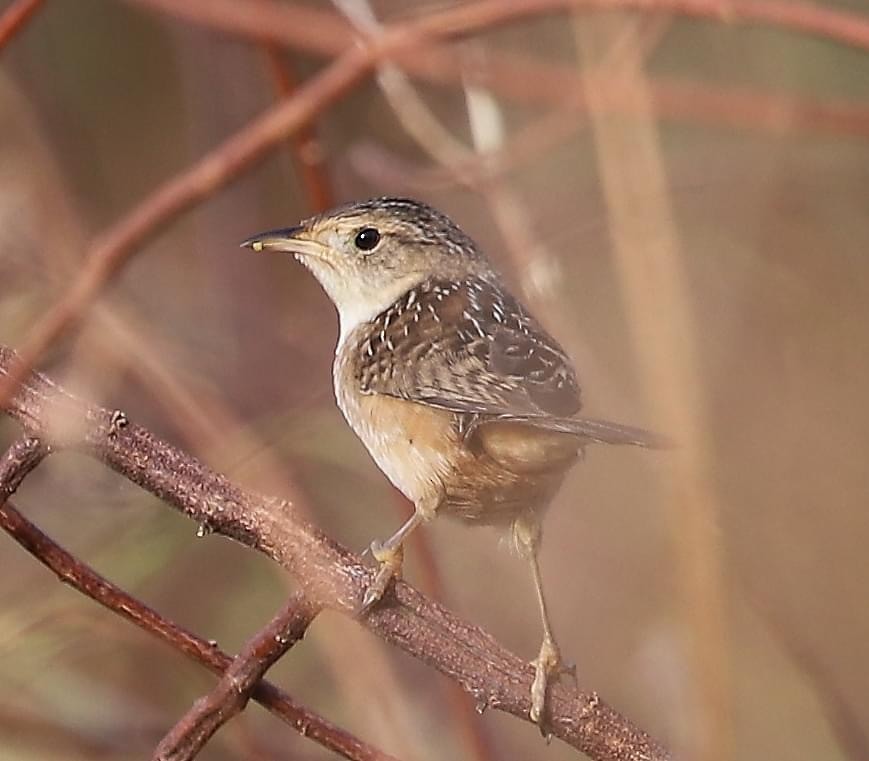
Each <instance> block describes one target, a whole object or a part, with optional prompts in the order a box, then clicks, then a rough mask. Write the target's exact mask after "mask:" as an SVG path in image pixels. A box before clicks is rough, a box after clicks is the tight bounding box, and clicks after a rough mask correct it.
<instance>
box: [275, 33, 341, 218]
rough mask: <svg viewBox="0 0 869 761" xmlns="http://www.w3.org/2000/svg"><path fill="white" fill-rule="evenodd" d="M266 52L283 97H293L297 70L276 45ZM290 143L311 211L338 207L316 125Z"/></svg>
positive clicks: (296, 84)
mask: <svg viewBox="0 0 869 761" xmlns="http://www.w3.org/2000/svg"><path fill="white" fill-rule="evenodd" d="M264 51H265V54H266V61H267V63H268V66H269V70H270V71H271V74H272V79H273V80H274V83H275V90H276V91H277V93H278V95H280V96H281V97H282V98H289V97H292V95H293V94H294V93H295V92H296V90H297V89H298V87H299V83H298V81H297V79H296V73H295V71H294V70H293V68H292V67H291V66H290V63H289V61H287V59H286V53H285V52H284V51H283V50H281V49H280V48H278V47H276V46H275V45H273V44H268V45H265V46H264ZM290 140H291V143H292V146H293V156H294V158H295V160H296V167H297V169H298V171H299V175H300V176H301V179H302V185H303V187H304V188H305V197H306V198H307V200H308V208H309V211H310V212H312V213H317V212H321V211H325V210H326V209H328V208H329V207H331V206H334V205H335V193H334V192H333V191H332V181H331V180H330V178H329V171H328V167H327V165H326V161H325V153H324V151H323V145H322V143H321V142H320V140H319V138H318V136H317V130H316V127H315V125H314V124H313V123H312V124H307V125H304V126H302V127H301V128H300V129H299V130H297V131H296V133H295V134H294V135H293V136H292V138H291V139H290Z"/></svg>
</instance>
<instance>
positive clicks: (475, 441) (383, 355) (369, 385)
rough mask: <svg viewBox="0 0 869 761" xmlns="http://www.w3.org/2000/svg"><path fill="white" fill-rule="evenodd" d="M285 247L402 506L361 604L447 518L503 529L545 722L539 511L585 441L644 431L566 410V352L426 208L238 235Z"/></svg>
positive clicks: (379, 548) (343, 403)
mask: <svg viewBox="0 0 869 761" xmlns="http://www.w3.org/2000/svg"><path fill="white" fill-rule="evenodd" d="M242 245H243V246H247V247H249V248H251V249H253V250H254V251H282V252H287V253H291V254H293V255H295V257H296V258H297V259H298V260H299V261H300V262H301V263H302V264H304V265H305V266H306V267H307V268H308V269H309V270H310V271H311V272H312V273H313V274H314V276H315V277H316V278H317V280H319V281H320V284H321V285H322V286H323V288H324V290H325V291H326V293H327V294H328V295H329V297H330V298H331V299H332V301H333V302H334V304H335V307H336V308H337V310H338V315H339V319H340V337H339V339H338V346H337V348H336V350H335V364H334V368H333V376H334V384H335V396H336V398H337V400H338V405H339V407H340V408H341V411H342V412H343V413H344V417H345V418H346V419H347V422H348V423H349V424H350V427H351V428H352V429H353V430H354V431H355V432H356V434H357V435H358V436H359V438H360V439H362V441H363V442H364V444H365V446H366V447H367V448H368V451H369V452H370V454H371V456H372V457H373V458H374V461H375V462H376V463H377V465H378V466H379V467H380V469H381V470H382V471H383V472H384V473H385V474H386V476H387V477H388V478H389V480H390V481H392V483H393V484H394V485H395V486H396V487H397V488H398V489H399V490H400V491H401V492H403V493H404V495H405V496H406V497H407V498H408V499H410V500H411V501H412V502H413V504H414V507H415V510H414V513H413V515H412V516H411V517H410V518H409V519H408V520H407V522H406V523H404V525H402V526H401V527H400V528H399V529H398V531H396V532H395V533H394V534H393V535H392V536H391V537H389V538H388V539H386V540H385V541H382V542H381V541H374V542H372V544H371V552H372V554H373V556H374V558H375V559H376V560H377V562H378V563H379V567H378V570H377V572H376V574H375V576H374V579H373V581H372V582H371V584H370V586H369V587H368V589H367V591H366V593H365V596H364V599H363V601H362V605H363V609H364V608H367V607H368V606H370V605H372V604H373V603H375V602H376V601H377V600H379V599H380V597H381V596H382V595H383V593H384V591H385V590H386V588H387V585H388V584H389V582H390V580H391V579H392V578H393V577H395V576H396V575H397V574H398V573H399V572H400V570H401V563H402V558H403V551H402V545H403V543H404V541H405V539H407V536H408V535H409V534H410V532H411V531H413V530H414V529H415V528H416V527H417V526H419V525H420V524H421V523H425V522H426V521H429V520H431V519H432V518H434V517H435V516H436V515H438V514H439V513H445V514H447V515H452V516H455V517H457V518H460V519H462V520H463V521H466V522H468V523H472V524H478V525H493V524H494V525H498V526H502V525H503V526H507V527H509V528H510V529H511V531H512V535H513V539H514V542H515V545H516V548H517V549H518V551H519V553H520V554H521V555H522V556H523V557H525V558H526V559H527V560H528V562H529V564H530V566H531V572H532V574H533V577H534V585H535V587H536V590H537V602H538V605H539V607H540V615H541V618H542V620H543V644H542V646H541V648H540V653H539V655H538V656H537V658H536V659H535V660H534V661H533V665H534V668H535V677H534V680H533V683H532V687H531V709H530V717H531V719H532V720H533V721H535V722H536V723H537V724H538V725H539V726H540V727H541V729H543V728H544V714H545V705H546V693H547V684H548V682H549V680H550V679H551V678H552V677H554V676H556V675H557V674H558V673H559V672H561V671H562V670H563V666H562V662H561V658H560V655H559V650H558V647H557V645H556V643H555V639H554V637H553V634H552V628H551V626H550V623H549V616H548V614H547V609H546V601H545V597H544V594H543V584H542V581H541V576H540V568H539V566H538V561H537V554H538V550H539V547H540V539H541V520H542V517H543V513H544V511H545V509H546V507H547V505H548V504H549V502H550V500H551V499H552V497H553V496H554V494H555V492H556V491H557V489H558V487H559V486H560V484H561V482H562V480H563V478H564V475H565V473H566V472H567V470H568V469H569V468H570V467H571V466H572V465H573V464H574V463H575V462H576V461H577V459H579V457H580V456H581V455H582V453H583V449H584V447H585V445H586V444H588V443H592V442H602V443H606V444H634V445H638V446H645V447H654V446H659V445H661V444H662V441H661V439H660V438H659V437H658V436H656V435H655V434H652V433H650V432H648V431H644V430H641V429H638V428H631V427H628V426H623V425H618V424H615V423H609V422H605V421H602V420H593V419H589V418H579V417H575V415H576V413H577V412H578V411H579V408H580V390H579V385H578V383H577V379H576V374H575V372H574V370H573V367H572V366H571V362H570V360H569V359H568V357H567V355H566V354H565V352H564V350H563V349H562V348H561V346H559V344H558V342H557V341H555V339H553V338H552V337H551V336H550V335H549V334H548V333H547V332H546V331H545V330H544V329H543V328H542V327H541V326H540V324H539V323H538V322H537V321H536V320H535V319H534V317H532V316H531V314H530V313H529V312H528V310H527V309H526V308H525V307H524V306H523V305H522V304H521V303H520V302H519V301H518V300H517V299H516V298H515V297H514V296H513V295H512V294H511V293H510V292H509V291H508V290H507V288H506V287H505V286H504V284H503V282H502V281H501V278H500V277H499V276H498V274H497V273H496V271H495V269H494V268H493V266H492V265H491V263H490V262H489V261H488V259H486V257H485V256H484V255H483V253H482V251H481V250H480V249H479V247H478V246H477V245H476V243H474V241H472V240H471V239H470V238H469V237H468V236H467V235H466V234H465V233H464V232H462V230H461V229H460V228H459V227H458V226H457V225H455V224H454V223H453V222H452V221H451V220H450V219H448V218H447V217H446V216H444V215H443V214H441V213H440V212H438V211H436V210H434V209H432V208H431V207H429V206H426V205H425V204H422V203H419V202H417V201H413V200H406V199H398V198H377V199H373V200H370V201H363V202H361V203H353V204H349V205H347V206H342V207H340V208H337V209H335V210H333V211H330V212H326V213H324V214H321V215H319V216H316V217H313V218H311V219H308V220H306V221H304V222H303V223H302V224H300V225H298V226H297V227H291V228H287V229H283V230H273V231H271V232H266V233H262V234H261V235H256V236H254V237H252V238H250V239H249V240H247V241H245V242H244V243H243V244H242Z"/></svg>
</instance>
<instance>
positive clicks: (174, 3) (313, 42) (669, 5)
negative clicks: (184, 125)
mask: <svg viewBox="0 0 869 761" xmlns="http://www.w3.org/2000/svg"><path fill="white" fill-rule="evenodd" d="M127 2H130V3H133V4H135V5H141V6H144V7H147V8H152V9H154V10H159V11H162V12H165V13H170V14H172V15H174V16H178V17H180V18H183V19H186V20H188V21H192V22H194V23H197V24H204V25H208V26H213V27H215V28H218V29H222V30H223V31H225V32H230V33H232V34H243V35H246V36H249V37H253V38H256V39H259V40H270V41H272V42H278V43H282V44H284V45H288V46H290V47H293V48H296V49H298V50H306V51H308V52H310V53H316V54H320V55H322V54H326V55H337V54H338V53H339V52H341V51H342V50H346V48H347V47H348V45H350V44H351V43H352V41H353V40H354V39H355V37H356V35H355V34H354V32H353V29H352V27H351V26H350V24H349V23H348V22H347V21H346V20H345V19H342V18H340V17H339V16H337V14H332V13H329V12H325V11H318V10H316V9H315V8H308V7H303V6H299V5H292V6H288V5H284V4H281V3H278V2H275V1H274V0H187V1H186V2H178V0H127ZM617 10H622V11H630V10H634V11H639V12H643V13H662V14H671V15H674V16H686V17H689V18H697V19H705V20H707V21H713V22H717V23H721V22H724V23H734V24H746V25H748V24H753V25H764V26H771V27H777V28H781V29H785V30H789V31H793V32H799V33H801V34H806V35H809V36H813V37H821V38H825V39H830V40H834V41H835V42H839V43H842V44H845V45H850V46H853V47H856V48H860V49H863V50H866V49H869V18H866V17H863V16H859V15H856V14H853V13H849V12H847V11H840V10H838V9H834V8H827V7H823V6H818V5H813V4H810V3H802V2H794V1H792V0H511V2H509V3H505V2H503V0H478V1H477V2H469V3H463V4H461V5H459V6H456V7H453V8H449V9H445V10H441V11H436V12H432V13H429V14H427V15H426V16H423V17H421V18H419V19H416V20H414V21H410V22H407V23H405V24H402V25H401V28H403V29H404V30H405V33H407V34H408V36H409V37H411V38H412V40H413V42H414V44H417V43H419V42H421V41H425V40H431V39H433V38H443V37H454V36H459V35H461V36H464V35H469V34H475V33H477V32H479V31H480V30H482V29H486V28H490V27H495V26H498V25H502V24H509V23H515V22H517V21H520V20H522V19H525V18H528V17H531V16H539V15H543V14H551V13H555V12H559V11H575V12H583V13H586V12H590V11H617ZM393 28H394V29H396V30H398V29H399V25H394V27H393ZM420 52H422V51H420V50H418V49H414V50H411V49H409V48H407V47H404V48H402V49H397V50H395V51H392V55H391V57H393V58H394V59H396V60H397V61H399V62H400V63H401V64H402V65H403V66H404V65H406V64H407V63H408V62H409V61H410V60H411V59H412V58H414V57H416V56H418V55H419V54H420Z"/></svg>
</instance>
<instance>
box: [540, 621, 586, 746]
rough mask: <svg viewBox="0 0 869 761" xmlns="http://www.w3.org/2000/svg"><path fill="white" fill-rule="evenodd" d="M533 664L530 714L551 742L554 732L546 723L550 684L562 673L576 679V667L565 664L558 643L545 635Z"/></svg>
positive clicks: (541, 732)
mask: <svg viewBox="0 0 869 761" xmlns="http://www.w3.org/2000/svg"><path fill="white" fill-rule="evenodd" d="M531 665H532V666H534V681H533V682H531V710H530V711H529V712H528V716H529V717H530V718H531V721H533V722H534V723H535V724H536V725H537V726H538V728H539V729H540V734H542V735H543V737H544V738H546V742H549V741H550V740H551V739H552V733H551V732H550V731H549V729H548V727H547V723H546V698H547V695H548V692H549V685H550V684H551V683H552V682H553V681H557V680H558V678H559V677H560V676H561V675H562V674H569V675H570V676H572V677H573V679H574V681H575V680H576V667H575V666H573V665H572V664H565V663H564V661H562V660H561V653H560V652H559V650H558V645H556V644H555V642H554V641H553V640H552V638H551V637H544V639H543V644H542V645H541V646H540V653H539V655H538V656H537V658H535V659H534V660H533V661H531Z"/></svg>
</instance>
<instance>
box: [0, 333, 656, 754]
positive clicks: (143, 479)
mask: <svg viewBox="0 0 869 761" xmlns="http://www.w3.org/2000/svg"><path fill="white" fill-rule="evenodd" d="M14 359H15V357H14V353H13V352H12V351H10V350H8V349H5V348H0V374H2V373H3V372H7V371H8V368H9V367H10V366H12V365H13V364H14ZM7 411H8V413H9V414H10V415H11V416H12V417H13V418H15V419H16V420H17V421H18V422H19V423H20V424H21V425H22V426H23V427H24V429H25V432H26V433H27V435H29V436H36V437H47V436H50V435H51V431H52V430H54V428H56V427H54V428H52V427H51V426H50V425H49V421H51V420H55V419H57V418H58V417H60V418H61V419H63V420H64V421H72V422H75V423H78V424H79V425H78V426H69V425H65V426H64V430H72V429H76V430H79V431H80V433H79V434H77V435H76V436H75V437H73V438H71V439H68V440H64V441H60V442H57V443H58V444H62V445H63V446H66V447H70V448H73V449H76V450H78V451H81V452H83V453H85V454H88V455H90V456H91V457H94V458H97V459H99V460H101V461H102V462H104V463H105V464H106V465H108V466H109V467H110V468H112V469H113V470H115V471H116V472H118V473H120V474H121V475H123V476H125V477H126V478H128V479H129V480H131V481H133V482H134V483H136V484H138V485H139V486H141V487H142V488H144V489H147V490H148V491H149V492H151V493H152V494H154V495H156V496H157V497H159V498H161V499H163V500H164V501H166V502H167V503H168V504H170V505H171V506H173V507H175V508H176V509H178V510H180V511H181V512H183V513H184V514H186V515H188V516H189V517H190V518H192V519H193V520H195V521H196V522H197V523H199V524H202V525H206V526H207V527H209V528H210V529H211V530H213V531H217V532H219V533H221V534H224V535H225V536H229V537H232V538H234V539H236V540H238V541H240V542H242V543H243V544H246V545H248V546H249V547H253V548H255V549H257V550H260V551H261V552H263V553H265V554H266V555H268V556H269V557H270V558H272V559H273V560H275V561H277V562H278V563H280V564H281V565H282V566H283V567H284V568H286V569H287V570H288V571H290V572H291V573H292V574H293V575H294V576H295V577H296V578H297V579H298V581H299V584H300V586H301V589H302V592H303V593H304V595H305V597H306V598H307V599H308V600H311V601H312V602H313V603H314V604H316V605H322V606H323V607H329V608H333V609H336V610H339V611H342V612H344V613H346V614H348V615H353V616H356V615H357V611H358V606H359V600H360V599H361V597H362V592H363V590H364V589H365V587H366V586H367V584H368V583H369V581H370V571H369V570H368V569H367V568H365V567H364V566H363V565H362V563H361V560H360V559H359V558H358V557H356V556H354V555H353V554H351V553H350V552H348V551H347V550H346V549H344V548H343V547H341V546H340V545H339V544H337V543H336V542H334V541H333V540H332V539H330V538H329V537H328V536H326V535H325V534H323V533H322V532H321V531H320V530H319V529H317V528H316V527H314V526H312V525H311V524H310V523H308V522H307V521H306V520H304V518H302V516H300V515H299V513H298V511H297V510H296V509H295V508H294V507H293V505H291V504H289V503H287V502H285V501H282V500H280V499H275V498H271V497H265V496H262V495H258V494H254V493H251V492H248V491H245V490H243V489H241V488H239V487H238V486H236V485H235V484H233V483H232V482H230V481H229V480H227V479H226V478H224V477H223V476H221V475H219V474H217V473H215V472H213V471H211V470H210V469H209V468H207V467H206V466H205V465H203V464H202V463H200V462H198V461H197V460H195V459H194V458H192V457H191V456H189V455H187V454H186V453H184V452H181V451H179V450H177V449H175V448H174V447H172V446H170V445H169V444H168V443H166V442H164V441H161V440H160V439H158V438H157V437H155V436H153V435H152V434H151V433H149V432H148V431H147V430H145V429H144V428H142V427H140V426H138V425H136V424H134V423H127V424H125V425H123V426H122V427H119V426H118V416H117V415H113V414H112V413H111V412H110V411H109V410H105V409H102V408H99V407H96V406H92V405H88V404H85V403H84V402H82V401H81V400H78V399H76V398H74V397H72V396H71V395H69V394H68V393H66V392H65V391H63V390H62V389H60V388H59V387H58V386H56V385H55V384H53V383H52V382H51V381H49V380H48V379H47V378H45V377H44V376H42V375H39V374H36V373H32V374H29V375H28V376H27V377H26V378H25V383H24V384H23V385H22V386H21V387H20V389H19V391H18V392H17V394H16V395H15V397H14V398H13V400H12V402H11V404H10V405H9V406H8V410H7ZM360 622H361V623H362V624H363V625H364V626H366V627H368V628H369V629H371V631H373V632H374V633H376V634H377V635H379V636H380V637H381V638H383V639H384V640H386V641H387V642H390V643H392V644H394V645H396V646H397V647H399V648H401V649H402V650H404V651H405V652H407V653H408V654H410V655H412V656H413V657H416V658H418V659H419V660H421V661H422V662H424V663H426V664H428V665H430V666H432V667H433V668H436V669H437V670H438V671H440V672H441V673H443V674H445V675H446V676H448V677H449V678H451V679H453V680H455V681H456V682H458V683H459V684H460V685H461V686H462V687H463V688H464V689H465V690H466V691H467V692H469V693H471V695H473V697H474V699H475V700H476V701H478V703H479V705H480V706H487V707H492V708H498V709H499V710H502V711H506V712H508V713H511V714H513V715H514V716H517V717H519V718H521V719H524V720H526V721H527V720H528V711H529V708H530V705H529V695H530V686H531V680H532V678H533V669H532V668H531V666H530V665H529V664H528V663H527V662H526V661H524V660H522V659H521V658H519V657H518V656H516V655H514V654H513V653H511V652H509V651H508V650H506V649H505V648H504V647H502V646H501V645H500V644H499V643H498V642H497V640H495V639H494V638H493V637H492V636H491V635H489V634H488V633H486V632H485V631H483V630H482V629H480V628H479V627H476V626H472V625H470V624H468V623H465V622H464V621H462V620H461V619H459V618H457V617H456V616H455V615H453V614H452V613H450V612H449V611H447V610H446V609H444V608H443V607H441V606H440V605H438V604H437V603H435V602H433V601H432V600H430V599H428V598H426V597H425V596H424V595H422V594H421V593H419V592H418V591H416V590H415V589H413V588H412V587H411V586H409V585H408V584H406V583H404V582H400V583H398V584H396V586H395V589H394V591H393V592H392V593H391V594H390V595H389V596H388V597H387V598H385V599H384V601H383V603H382V604H380V605H377V606H375V607H374V608H373V609H372V610H371V611H370V612H368V613H366V614H365V615H364V616H363V617H362V618H361V619H360ZM227 665H228V663H226V662H224V663H222V664H221V667H222V669H225V668H226V666H227ZM550 699H551V700H550V715H549V727H550V728H551V731H552V733H553V735H554V736H556V737H559V738H561V739H562V740H564V741H565V742H566V743H568V744H570V745H572V746H573V747H575V748H577V749H578V750H580V751H582V752H584V753H585V754H586V755H588V756H589V757H591V758H592V759H595V760H596V761H604V760H606V761H626V760H627V759H632V760H633V761H640V759H642V760H643V761H662V760H663V759H667V758H669V756H668V754H667V752H666V751H665V750H664V748H663V747H662V746H661V745H659V744H658V743H657V742H656V741H655V740H653V739H652V738H651V737H649V736H648V735H647V734H646V733H644V732H643V731H642V730H640V729H639V728H637V727H635V726H634V725H633V724H631V722H630V721H628V720H627V719H626V718H625V717H624V716H622V715H620V714H619V713H618V712H617V711H615V710H614V709H613V708H612V707H610V706H609V705H608V704H607V703H605V702H604V701H603V700H601V699H600V698H599V697H598V696H597V694H596V693H594V692H585V691H574V690H573V689H572V687H571V686H570V685H567V684H558V685H555V686H554V688H553V690H552V692H551V695H550Z"/></svg>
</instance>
